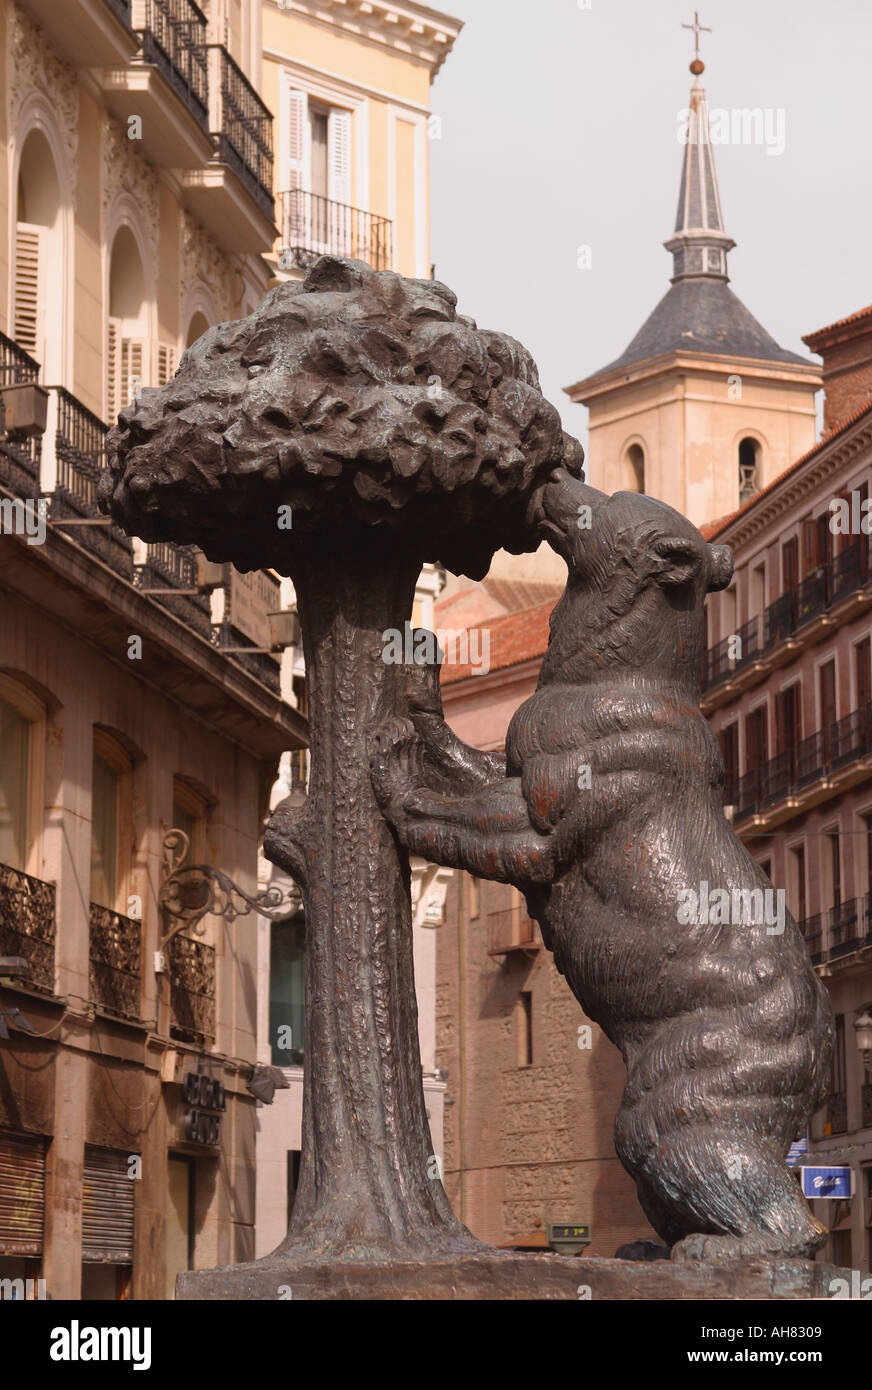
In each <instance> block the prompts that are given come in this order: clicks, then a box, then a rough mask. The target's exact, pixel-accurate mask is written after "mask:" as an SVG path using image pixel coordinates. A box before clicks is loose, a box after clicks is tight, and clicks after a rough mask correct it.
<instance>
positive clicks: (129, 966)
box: [89, 903, 142, 1019]
mask: <svg viewBox="0 0 872 1390" xmlns="http://www.w3.org/2000/svg"><path fill="white" fill-rule="evenodd" d="M141 969H142V924H141V923H140V922H135V921H134V920H133V919H132V918H131V917H122V915H121V913H120V912H111V911H110V910H109V908H108V907H99V906H98V905H97V903H91V920H90V946H89V977H90V993H91V1000H92V1002H93V1003H95V1004H96V1005H97V1006H98V1007H99V1008H101V1009H106V1011H107V1012H108V1013H112V1014H118V1015H120V1016H121V1017H122V1018H130V1019H138V1018H139V1016H140V981H141Z"/></svg>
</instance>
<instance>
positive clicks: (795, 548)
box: [781, 536, 799, 594]
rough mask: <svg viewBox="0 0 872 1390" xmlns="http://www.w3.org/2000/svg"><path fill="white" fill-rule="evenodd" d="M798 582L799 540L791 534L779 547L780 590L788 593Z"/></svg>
mask: <svg viewBox="0 0 872 1390" xmlns="http://www.w3.org/2000/svg"><path fill="white" fill-rule="evenodd" d="M798 582H799V541H798V540H797V538H796V536H793V537H792V538H791V539H790V540H789V541H785V542H784V544H783V546H782V547H781V592H782V593H783V594H789V593H790V591H791V589H795V588H796V586H797V584H798Z"/></svg>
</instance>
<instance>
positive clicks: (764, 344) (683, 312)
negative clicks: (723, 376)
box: [588, 276, 817, 380]
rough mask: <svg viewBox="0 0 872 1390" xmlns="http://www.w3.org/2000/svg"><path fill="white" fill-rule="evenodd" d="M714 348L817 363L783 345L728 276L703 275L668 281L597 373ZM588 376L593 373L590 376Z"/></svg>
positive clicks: (722, 353) (720, 351)
mask: <svg viewBox="0 0 872 1390" xmlns="http://www.w3.org/2000/svg"><path fill="white" fill-rule="evenodd" d="M682 349H683V350H684V351H686V352H710V353H717V354H718V355H719V356H722V357H724V356H730V355H735V356H736V357H756V358H758V359H759V360H761V361H763V362H788V363H802V365H803V366H805V367H813V366H817V363H815V362H812V361H811V359H810V358H808V357H801V356H800V355H799V354H798V353H796V352H787V351H786V350H785V349H784V348H780V347H779V346H778V344H777V343H776V341H775V339H774V338H771V337H770V336H769V334H768V333H767V332H766V329H765V328H764V327H763V326H762V324H759V323H758V322H757V320H756V319H755V318H754V315H753V314H751V313H749V311H748V310H747V309H746V308H745V306H744V304H743V303H742V301H741V300H740V299H737V298H736V296H735V295H734V294H733V291H732V290H731V289H730V287H729V285H728V284H727V283H726V281H724V280H715V279H712V278H711V277H706V276H700V277H699V278H698V279H686V280H678V281H677V282H676V283H675V284H674V285H670V287H669V289H668V290H667V292H666V294H665V295H664V296H663V298H662V299H661V301H660V303H659V304H658V305H657V308H656V309H655V310H654V312H653V314H651V315H650V317H649V318H647V319H646V320H645V322H644V323H643V324H642V327H641V328H640V329H639V332H638V333H637V334H636V336H635V338H634V339H633V341H632V342H631V343H630V346H629V347H628V348H627V349H626V351H625V352H623V353H622V354H621V356H620V357H618V358H617V359H616V361H614V362H610V363H609V365H608V366H607V367H602V368H600V370H599V371H598V372H596V373H594V375H596V376H601V375H602V374H603V373H605V372H612V371H615V370H616V369H617V368H619V367H629V366H630V365H631V364H633V363H636V362H641V361H643V360H644V359H645V358H646V357H659V356H660V355H661V353H664V352H676V351H680V350H682ZM588 380H590V378H588Z"/></svg>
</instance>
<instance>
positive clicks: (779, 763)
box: [733, 704, 872, 821]
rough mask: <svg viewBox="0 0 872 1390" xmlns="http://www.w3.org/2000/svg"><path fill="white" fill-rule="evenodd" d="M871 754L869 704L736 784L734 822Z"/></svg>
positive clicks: (871, 728)
mask: <svg viewBox="0 0 872 1390" xmlns="http://www.w3.org/2000/svg"><path fill="white" fill-rule="evenodd" d="M870 754H872V704H870V705H867V706H866V707H865V708H864V709H862V710H853V711H852V712H851V714H846V715H845V717H844V719H838V720H836V722H835V723H833V724H830V725H828V726H827V728H826V729H821V730H818V731H817V732H816V733H814V734H811V735H809V737H808V738H804V739H802V740H801V741H800V742H799V743H798V744H797V745H796V747H795V748H794V749H788V750H787V751H786V752H781V753H778V754H776V756H775V757H774V758H770V759H769V761H768V762H766V763H765V764H764V765H763V767H762V768H760V769H757V770H754V771H752V772H747V773H745V774H744V775H743V776H742V777H740V778H739V779H738V781H737V782H736V784H735V785H736V802H735V808H736V809H735V813H734V817H733V819H734V821H740V820H743V819H745V818H746V817H748V816H751V815H754V814H755V813H756V812H758V811H761V810H763V809H764V808H765V807H767V806H772V805H774V804H775V803H776V802H778V801H782V800H783V799H784V798H785V797H788V796H793V795H795V794H796V793H797V792H799V791H802V790H803V789H804V788H806V787H809V786H811V785H812V783H814V782H816V781H820V780H821V779H823V778H824V777H829V776H831V775H832V774H833V773H834V772H838V771H839V769H840V768H843V767H847V766H848V765H849V764H850V763H852V762H857V761H858V760H859V759H860V758H865V757H868V756H869V755H870Z"/></svg>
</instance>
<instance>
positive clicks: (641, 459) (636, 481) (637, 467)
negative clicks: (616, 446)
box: [623, 444, 645, 492]
mask: <svg viewBox="0 0 872 1390" xmlns="http://www.w3.org/2000/svg"><path fill="white" fill-rule="evenodd" d="M623 489H624V491H625V492H644V491H645V454H644V451H643V449H642V447H641V445H639V444H631V445H630V447H629V449H628V450H627V452H626V454H625V455H624V477H623Z"/></svg>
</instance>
